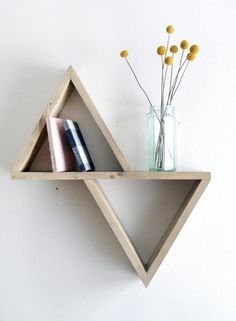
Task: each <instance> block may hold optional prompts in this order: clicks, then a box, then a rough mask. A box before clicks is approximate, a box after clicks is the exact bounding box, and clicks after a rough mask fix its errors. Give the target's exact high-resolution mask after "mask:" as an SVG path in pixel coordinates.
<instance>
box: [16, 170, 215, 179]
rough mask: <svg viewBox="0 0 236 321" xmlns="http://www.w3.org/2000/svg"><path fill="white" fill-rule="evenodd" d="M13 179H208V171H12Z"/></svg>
mask: <svg viewBox="0 0 236 321" xmlns="http://www.w3.org/2000/svg"><path fill="white" fill-rule="evenodd" d="M11 178H12V179H14V180H19V179H27V180H85V179H142V180H153V179H154V180H155V179H158V180H200V179H206V180H208V179H210V173H209V172H147V171H125V172H117V171H114V172H113V171H111V172H110V171H109V172H61V173H53V172H14V171H12V173H11Z"/></svg>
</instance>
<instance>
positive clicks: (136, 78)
mask: <svg viewBox="0 0 236 321" xmlns="http://www.w3.org/2000/svg"><path fill="white" fill-rule="evenodd" d="M125 60H126V62H127V64H128V66H129V68H130V70H131V71H132V74H133V75H134V78H135V80H136V81H137V83H138V85H139V87H140V89H141V90H142V92H143V93H144V95H145V96H146V98H147V100H148V102H149V104H150V106H151V107H153V104H152V102H151V100H150V98H149V97H148V94H147V93H146V91H145V90H144V88H143V87H142V85H141V84H140V82H139V80H138V77H137V76H136V74H135V72H134V70H133V68H132V66H131V65H130V63H129V61H128V59H127V58H126V57H125Z"/></svg>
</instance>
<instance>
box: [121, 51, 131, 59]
mask: <svg viewBox="0 0 236 321" xmlns="http://www.w3.org/2000/svg"><path fill="white" fill-rule="evenodd" d="M128 55H129V52H128V51H127V50H122V51H121V52H120V56H121V57H122V58H127V57H128Z"/></svg>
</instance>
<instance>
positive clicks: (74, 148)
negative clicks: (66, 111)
mask: <svg viewBox="0 0 236 321" xmlns="http://www.w3.org/2000/svg"><path fill="white" fill-rule="evenodd" d="M46 125H47V132H48V142H49V150H50V155H51V163H52V170H53V172H67V171H75V170H80V171H81V172H89V171H94V170H95V167H94V164H93V161H92V159H91V156H90V154H89V151H88V148H87V146H86V144H85V141H84V138H83V136H82V133H81V131H80V129H79V125H78V123H77V122H74V121H72V120H69V119H62V118H56V117H47V118H46Z"/></svg>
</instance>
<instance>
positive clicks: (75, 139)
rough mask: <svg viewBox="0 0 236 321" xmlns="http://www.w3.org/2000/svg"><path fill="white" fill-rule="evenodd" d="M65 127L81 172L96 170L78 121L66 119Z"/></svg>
mask: <svg viewBox="0 0 236 321" xmlns="http://www.w3.org/2000/svg"><path fill="white" fill-rule="evenodd" d="M64 128H65V132H66V136H67V138H68V141H69V143H70V145H71V148H72V150H73V152H74V155H75V158H76V161H77V163H78V166H79V169H80V170H81V172H89V171H94V170H95V167H94V164H93V161H92V158H91V156H90V154H89V151H88V148H87V146H86V144H85V141H84V138H83V136H82V133H81V131H80V128H79V125H78V123H77V122H73V121H71V120H65V121H64Z"/></svg>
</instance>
